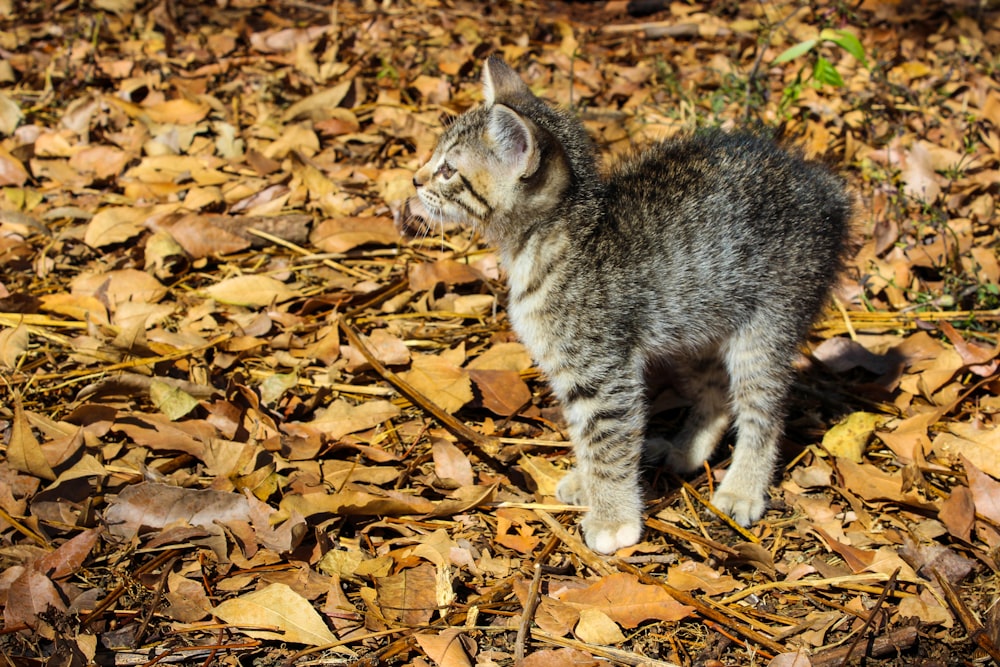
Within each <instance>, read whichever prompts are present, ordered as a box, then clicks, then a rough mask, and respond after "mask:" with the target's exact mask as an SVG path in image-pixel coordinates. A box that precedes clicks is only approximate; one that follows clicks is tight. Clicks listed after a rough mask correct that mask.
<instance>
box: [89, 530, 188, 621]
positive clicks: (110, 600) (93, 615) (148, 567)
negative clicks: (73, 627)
mask: <svg viewBox="0 0 1000 667" xmlns="http://www.w3.org/2000/svg"><path fill="white" fill-rule="evenodd" d="M178 551H180V549H170V550H169V551H164V552H163V553H161V554H160V555H158V556H157V557H156V558H154V559H153V560H151V561H149V562H148V563H146V564H145V565H143V566H142V567H140V568H139V569H138V570H136V571H135V572H133V573H132V578H133V579H137V578H138V577H140V576H141V575H143V574H146V573H147V572H152V571H153V570H155V569H156V568H158V567H160V566H161V565H163V564H164V563H166V562H167V561H168V560H170V559H171V558H175V557H176V552H178ZM125 588H126V584H120V585H119V586H118V588H116V589H115V590H113V591H111V593H110V594H109V595H108V596H107V597H106V598H104V599H103V600H101V601H100V602H99V603H97V606H96V607H94V608H93V609H92V610H91V612H90V614H88V615H87V620H86V621H84V622H83V627H84V628H87V627H89V626H90V624H91V623H93V622H94V621H95V620H97V618H98V617H99V616H100V615H101V614H103V613H104V612H105V611H107V610H108V609H109V608H110V607H111V605H113V604H114V603H115V601H116V600H117V599H118V598H120V597H121V596H122V595H123V594H124V593H125Z"/></svg>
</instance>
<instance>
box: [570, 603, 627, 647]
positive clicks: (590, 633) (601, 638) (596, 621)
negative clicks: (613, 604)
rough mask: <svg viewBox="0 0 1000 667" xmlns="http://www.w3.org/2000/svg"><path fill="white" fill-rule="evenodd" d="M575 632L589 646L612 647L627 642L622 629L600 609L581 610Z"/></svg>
mask: <svg viewBox="0 0 1000 667" xmlns="http://www.w3.org/2000/svg"><path fill="white" fill-rule="evenodd" d="M574 632H575V633H576V636H577V637H579V638H580V639H582V640H583V641H585V642H587V643H588V644H604V645H607V646H611V645H614V644H620V643H621V642H623V641H625V635H623V634H622V631H621V628H619V627H618V625H617V624H616V623H615V622H614V621H612V620H611V618H610V617H609V616H608V615H607V614H605V613H604V612H602V611H600V610H599V609H593V608H587V609H581V610H580V620H579V621H577V623H576V628H574Z"/></svg>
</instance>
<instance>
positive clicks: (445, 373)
mask: <svg viewBox="0 0 1000 667" xmlns="http://www.w3.org/2000/svg"><path fill="white" fill-rule="evenodd" d="M400 377H402V378H403V379H404V380H405V381H406V382H408V383H409V384H410V385H412V386H413V388H414V389H416V390H417V391H419V392H420V393H421V394H423V395H424V396H426V397H427V398H428V399H429V400H430V401H431V402H432V403H436V404H437V405H439V406H440V407H441V408H442V409H443V410H445V411H446V412H449V413H453V412H455V411H456V410H458V409H459V408H461V407H462V406H463V405H465V404H466V403H468V402H469V401H471V400H472V398H473V395H472V381H471V379H470V378H469V372H468V371H467V370H465V369H464V368H461V367H460V366H459V365H457V364H456V363H454V362H453V361H450V360H449V359H448V358H447V357H446V355H429V354H418V355H415V356H414V357H413V362H412V363H411V365H410V370H408V371H406V372H403V373H400Z"/></svg>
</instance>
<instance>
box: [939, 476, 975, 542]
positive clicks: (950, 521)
mask: <svg viewBox="0 0 1000 667" xmlns="http://www.w3.org/2000/svg"><path fill="white" fill-rule="evenodd" d="M938 519H940V520H941V523H943V524H944V526H945V528H947V529H948V532H949V533H951V534H952V535H954V536H955V537H957V538H959V539H961V540H965V541H966V542H968V541H969V538H970V537H971V536H972V527H973V526H974V525H975V523H976V503H975V501H974V500H973V497H972V492H971V491H969V489H968V487H965V486H956V487H954V488H953V489H952V490H951V495H950V496H948V497H947V498H946V499H945V500H944V502H943V503H941V511H939V512H938Z"/></svg>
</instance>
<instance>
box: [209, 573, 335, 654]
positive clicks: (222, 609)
mask: <svg viewBox="0 0 1000 667" xmlns="http://www.w3.org/2000/svg"><path fill="white" fill-rule="evenodd" d="M212 614H213V615H215V616H218V617H219V618H221V619H222V620H223V621H225V622H226V623H228V624H229V625H230V626H233V628H232V629H235V630H237V631H239V632H241V633H243V634H245V635H247V636H250V637H256V638H258V639H274V640H278V641H284V642H291V643H293V644H305V645H307V646H323V645H326V644H332V643H334V642H335V641H336V640H337V637H336V636H335V635H334V634H333V633H332V632H330V629H329V628H328V627H327V626H326V623H324V622H323V618H322V617H321V616H320V615H319V613H318V612H317V611H316V610H315V609H314V608H313V606H312V604H311V603H310V602H309V601H308V600H306V599H305V598H304V597H302V596H301V595H299V594H298V593H296V592H295V591H294V590H292V589H291V588H290V587H289V586H287V585H286V584H271V585H269V586H267V587H266V588H262V589H261V590H259V591H254V592H253V593H247V594H246V595H241V596H240V597H238V598H232V599H230V600H226V601H225V602H223V603H221V604H220V605H218V606H217V607H215V609H213V610H212ZM241 626H242V627H241ZM259 628H274V630H261V629H259ZM334 650H336V651H338V652H340V653H347V654H349V655H353V652H352V651H350V650H349V649H346V648H344V647H343V646H340V647H335V648H334Z"/></svg>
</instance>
